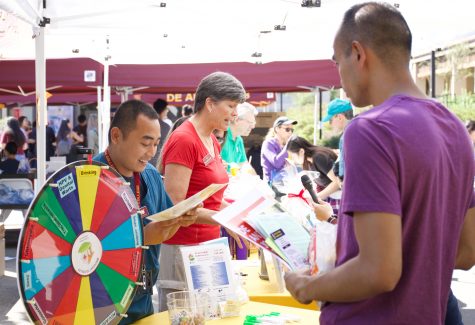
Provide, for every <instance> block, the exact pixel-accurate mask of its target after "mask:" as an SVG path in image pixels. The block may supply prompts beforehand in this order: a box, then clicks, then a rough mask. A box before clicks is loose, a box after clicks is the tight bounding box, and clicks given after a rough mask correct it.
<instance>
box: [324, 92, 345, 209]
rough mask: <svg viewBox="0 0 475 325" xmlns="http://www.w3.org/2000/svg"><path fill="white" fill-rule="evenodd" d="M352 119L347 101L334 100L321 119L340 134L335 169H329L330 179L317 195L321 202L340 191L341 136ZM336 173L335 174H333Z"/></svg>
mask: <svg viewBox="0 0 475 325" xmlns="http://www.w3.org/2000/svg"><path fill="white" fill-rule="evenodd" d="M351 119H353V107H352V105H351V103H350V101H348V100H344V99H339V98H337V99H334V100H332V101H331V102H330V103H329V104H328V114H327V116H326V117H324V118H323V120H322V122H324V123H325V122H330V125H331V127H332V129H333V130H334V131H336V132H338V133H340V140H339V145H338V149H339V150H338V151H339V157H338V162H337V166H335V167H336V168H333V169H331V170H330V171H329V172H328V173H327V175H328V177H329V178H330V179H331V183H330V184H328V185H327V186H326V187H325V188H324V189H323V190H322V191H320V192H319V193H318V197H319V198H320V199H322V200H326V199H328V198H329V197H330V196H331V195H332V194H333V193H335V192H337V191H339V190H340V189H341V186H340V185H341V179H343V175H344V171H345V169H344V167H345V164H344V157H345V156H344V153H343V135H344V130H345V128H346V126H347V125H348V123H349V122H350V121H351ZM335 171H336V172H335ZM338 178H340V179H338Z"/></svg>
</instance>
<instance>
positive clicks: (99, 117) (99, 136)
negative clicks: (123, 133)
mask: <svg viewBox="0 0 475 325" xmlns="http://www.w3.org/2000/svg"><path fill="white" fill-rule="evenodd" d="M96 89H97V129H98V130H97V140H98V141H99V151H103V150H105V148H104V147H103V146H102V127H103V126H102V120H103V118H102V109H101V107H102V105H101V102H102V100H101V89H102V87H101V86H98V87H96Z"/></svg>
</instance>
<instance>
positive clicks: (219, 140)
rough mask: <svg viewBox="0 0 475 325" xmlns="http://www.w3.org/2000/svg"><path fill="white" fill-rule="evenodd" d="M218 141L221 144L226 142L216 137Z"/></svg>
mask: <svg viewBox="0 0 475 325" xmlns="http://www.w3.org/2000/svg"><path fill="white" fill-rule="evenodd" d="M216 140H218V143H219V144H222V143H223V142H224V138H221V137H216Z"/></svg>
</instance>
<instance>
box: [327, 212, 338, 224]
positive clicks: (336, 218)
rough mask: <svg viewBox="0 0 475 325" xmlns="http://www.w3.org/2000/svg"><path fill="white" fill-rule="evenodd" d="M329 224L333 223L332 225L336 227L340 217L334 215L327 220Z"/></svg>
mask: <svg viewBox="0 0 475 325" xmlns="http://www.w3.org/2000/svg"><path fill="white" fill-rule="evenodd" d="M327 222H329V223H331V224H332V225H336V224H337V223H338V216H337V215H336V214H332V215H331V216H330V218H328V219H327Z"/></svg>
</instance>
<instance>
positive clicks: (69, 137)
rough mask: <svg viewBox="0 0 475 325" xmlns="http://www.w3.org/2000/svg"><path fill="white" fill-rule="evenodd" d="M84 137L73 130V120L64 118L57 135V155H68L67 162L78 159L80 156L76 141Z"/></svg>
mask: <svg viewBox="0 0 475 325" xmlns="http://www.w3.org/2000/svg"><path fill="white" fill-rule="evenodd" d="M80 139H82V137H80V136H79V135H78V134H77V133H76V132H75V131H72V130H71V122H70V121H69V120H62V121H61V124H60V125H59V130H58V134H57V135H56V156H59V157H60V156H63V157H66V162H67V163H68V164H69V163H70V162H73V161H76V160H77V158H78V155H77V153H76V152H75V151H76V146H74V145H73V143H74V141H77V142H79V140H80Z"/></svg>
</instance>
